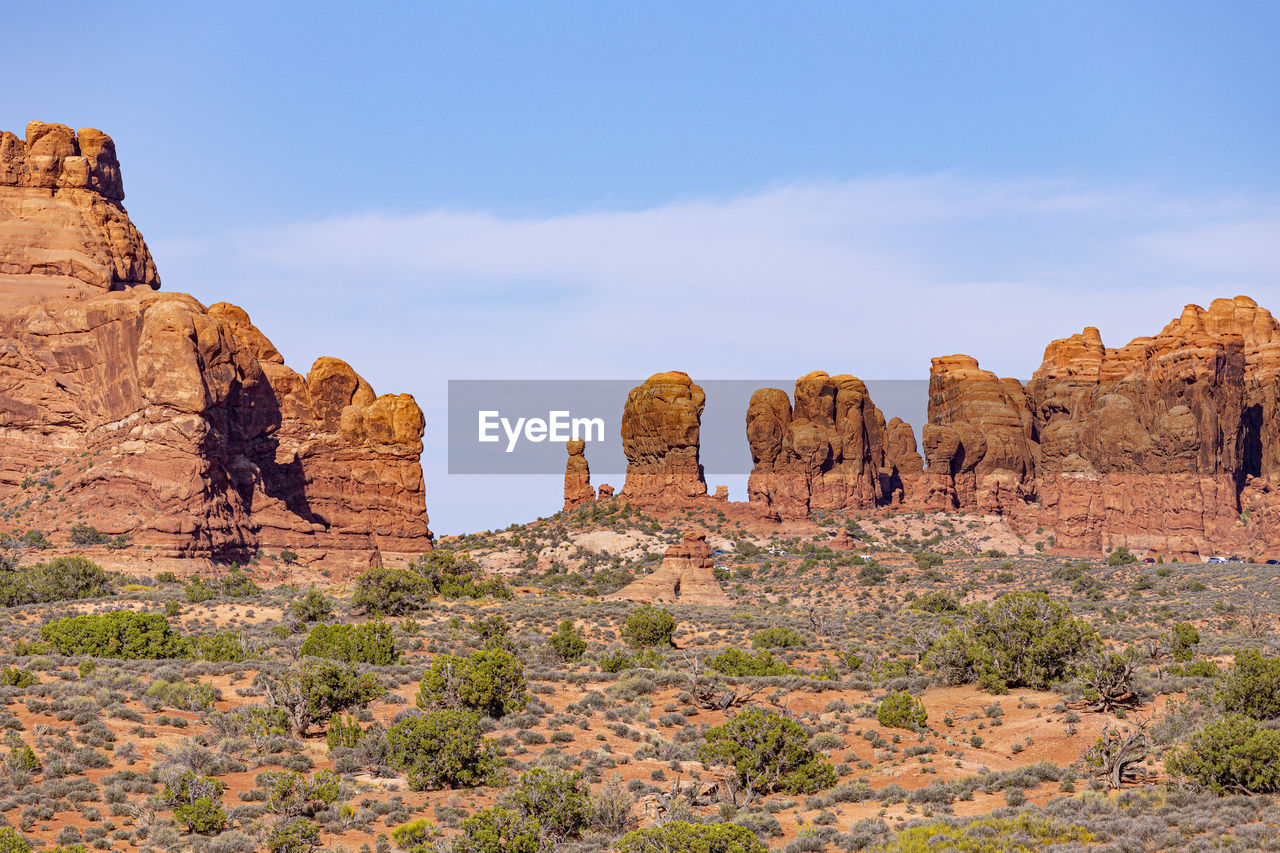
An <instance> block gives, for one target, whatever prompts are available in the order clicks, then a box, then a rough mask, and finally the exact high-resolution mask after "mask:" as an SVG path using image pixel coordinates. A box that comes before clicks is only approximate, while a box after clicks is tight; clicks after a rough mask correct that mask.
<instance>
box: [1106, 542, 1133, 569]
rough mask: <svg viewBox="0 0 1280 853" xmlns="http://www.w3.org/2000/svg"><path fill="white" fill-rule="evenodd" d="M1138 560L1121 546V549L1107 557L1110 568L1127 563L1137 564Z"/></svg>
mask: <svg viewBox="0 0 1280 853" xmlns="http://www.w3.org/2000/svg"><path fill="white" fill-rule="evenodd" d="M1136 562H1138V558H1137V557H1135V556H1133V554H1131V553H1129V549H1128V548H1126V547H1124V546H1123V545H1121V546H1120V547H1119V548H1117V549H1115V550H1114V551H1112V552H1111V553H1110V554H1108V555H1107V565H1108V566H1123V565H1126V564H1127V563H1136Z"/></svg>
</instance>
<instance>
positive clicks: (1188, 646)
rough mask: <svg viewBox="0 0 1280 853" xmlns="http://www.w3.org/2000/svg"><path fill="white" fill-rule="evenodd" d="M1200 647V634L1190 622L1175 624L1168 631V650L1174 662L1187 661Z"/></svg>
mask: <svg viewBox="0 0 1280 853" xmlns="http://www.w3.org/2000/svg"><path fill="white" fill-rule="evenodd" d="M1198 645H1200V632H1199V631H1197V630H1196V626H1195V625H1192V624H1191V623H1190V622H1175V623H1174V624H1173V627H1172V628H1170V629H1169V650H1170V652H1172V654H1173V659H1174V660H1176V661H1189V660H1191V658H1192V657H1193V656H1194V655H1195V648H1196V646H1198Z"/></svg>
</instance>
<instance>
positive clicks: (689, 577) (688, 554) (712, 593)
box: [605, 533, 732, 607]
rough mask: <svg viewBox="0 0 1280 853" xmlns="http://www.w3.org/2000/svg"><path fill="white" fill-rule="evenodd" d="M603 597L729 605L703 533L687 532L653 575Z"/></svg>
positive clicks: (670, 602)
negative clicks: (717, 578) (716, 574)
mask: <svg viewBox="0 0 1280 853" xmlns="http://www.w3.org/2000/svg"><path fill="white" fill-rule="evenodd" d="M605 597H606V598H611V599H616V600H621V601H634V602H637V603H641V604H674V603H679V604H702V605H709V606H713V607H727V606H729V605H730V604H732V602H731V601H730V600H729V596H727V595H725V594H724V589H723V588H722V587H721V586H720V582H719V581H718V580H716V576H715V563H714V560H713V558H712V553H711V546H710V545H708V544H707V534H705V533H686V534H685V535H684V540H683V541H682V542H680V543H679V544H677V545H672V546H671V547H669V548H667V552H666V554H665V555H663V558H662V565H660V566H659V567H658V568H657V569H656V570H655V571H654V572H653V573H651V574H649V575H646V576H645V577H643V578H640V579H639V580H637V581H634V582H632V583H629V584H627V585H626V586H625V587H623V588H622V589H620V590H618V591H617V592H615V593H611V594H609V595H607V596H605Z"/></svg>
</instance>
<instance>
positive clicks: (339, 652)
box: [301, 621, 396, 666]
mask: <svg viewBox="0 0 1280 853" xmlns="http://www.w3.org/2000/svg"><path fill="white" fill-rule="evenodd" d="M301 654H303V655H310V656H312V657H319V658H331V659H333V660H341V661H347V662H348V663H367V664H371V665H373V666H387V665H389V664H393V663H395V661H396V640H395V637H393V636H392V635H391V626H390V625H388V624H386V623H385V622H382V621H375V622H369V623H367V624H364V625H317V626H315V627H314V628H312V629H311V633H310V634H308V635H307V639H306V641H305V642H304V643H303V644H302V651H301Z"/></svg>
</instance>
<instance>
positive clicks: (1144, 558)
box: [1142, 557, 1156, 563]
mask: <svg viewBox="0 0 1280 853" xmlns="http://www.w3.org/2000/svg"><path fill="white" fill-rule="evenodd" d="M1155 561H1156V558H1155V557H1143V558H1142V562H1144V563H1154V562H1155Z"/></svg>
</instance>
